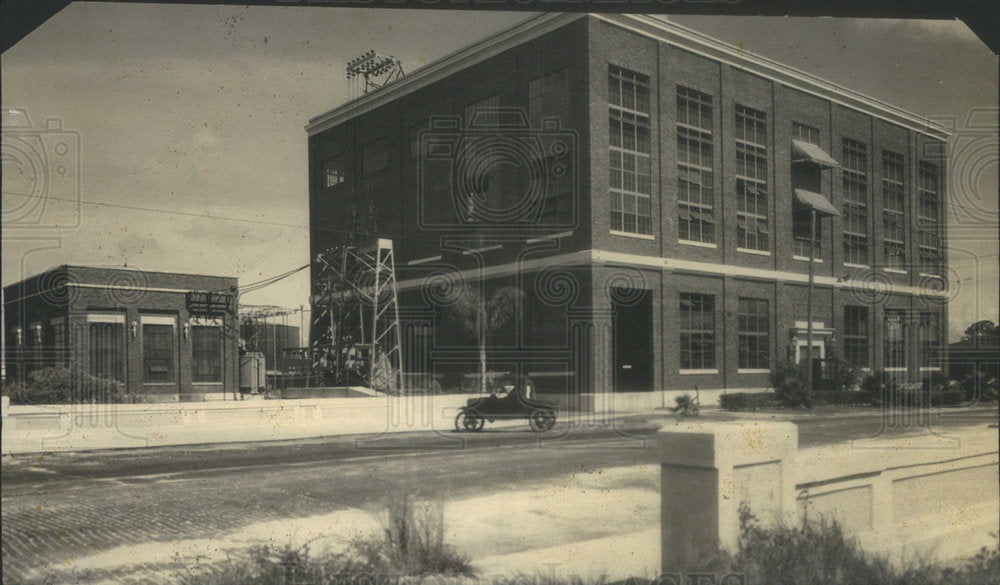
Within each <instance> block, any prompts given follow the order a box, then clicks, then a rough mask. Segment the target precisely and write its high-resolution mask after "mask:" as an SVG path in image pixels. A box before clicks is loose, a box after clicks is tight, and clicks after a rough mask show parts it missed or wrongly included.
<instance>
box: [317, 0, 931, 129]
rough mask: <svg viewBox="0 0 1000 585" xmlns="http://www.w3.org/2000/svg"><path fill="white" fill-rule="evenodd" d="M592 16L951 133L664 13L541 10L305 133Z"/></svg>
mask: <svg viewBox="0 0 1000 585" xmlns="http://www.w3.org/2000/svg"><path fill="white" fill-rule="evenodd" d="M587 17H592V18H596V19H598V20H600V21H603V22H607V23H609V24H612V25H614V26H618V27H621V28H625V29H627V30H631V31H632V32H635V33H637V34H640V35H644V36H647V37H650V38H654V39H657V40H660V41H662V42H665V43H667V44H669V45H672V46H675V47H677V48H680V49H684V50H686V51H690V52H692V53H696V54H699V55H702V56H705V57H707V58H710V59H712V60H715V61H720V62H723V63H728V64H730V65H732V66H733V67H736V68H739V69H743V70H746V71H748V72H751V73H754V74H756V75H759V76H761V77H765V78H767V79H770V80H772V81H774V82H777V83H780V84H782V85H785V86H788V87H791V88H794V89H798V90H801V91H804V92H806V93H810V94H813V95H816V96H818V97H821V98H823V99H826V100H829V101H831V102H833V103H836V104H839V105H842V106H845V107H848V108H851V109H854V110H858V111H861V112H864V113H867V114H870V115H873V116H875V117H878V118H881V119H883V120H885V121H888V122H891V123H893V124H897V125H899V126H902V127H905V128H909V129H910V130H914V131H917V132H921V133H923V134H926V135H928V136H931V137H934V138H938V139H946V138H947V137H948V136H950V133H949V132H948V131H947V130H946V129H945V127H944V126H943V125H941V124H938V123H936V122H933V121H931V120H929V119H928V118H925V117H923V116H920V115H917V114H914V113H912V112H908V111H906V110H904V109H902V108H899V107H896V106H893V105H892V104H889V103H887V102H884V101H882V100H879V99H876V98H872V97H869V96H866V95H864V94H862V93H860V92H857V91H854V90H852V89H849V88H846V87H844V86H841V85H838V84H835V83H833V82H830V81H827V80H825V79H823V78H821V77H818V76H816V75H813V74H811V73H807V72H805V71H801V70H799V69H795V68H794V67H789V66H787V65H783V64H781V63H778V62H777V61H774V60H772V59H769V58H767V57H763V56H761V55H757V54H754V53H751V52H749V51H745V50H743V49H740V48H739V47H736V46H734V45H730V44H728V43H725V42H722V41H719V40H717V39H714V38H712V37H710V36H708V35H706V34H704V33H700V32H697V31H695V30H692V29H690V28H687V27H684V26H681V25H679V24H676V23H673V22H670V21H669V20H667V19H666V18H665V17H662V16H650V15H640V14H596V13H545V14H541V15H538V16H535V17H533V18H529V19H527V20H525V21H524V22H520V23H518V24H515V25H513V26H511V27H508V28H506V29H504V30H502V31H500V32H497V33H494V34H492V35H490V36H488V37H486V38H484V39H482V40H479V41H476V42H474V43H472V44H470V45H467V46H465V47H463V48H461V49H459V50H457V51H454V52H452V53H450V54H448V55H446V56H444V57H442V58H441V59H438V60H437V61H433V62H431V63H429V64H427V65H426V66H424V67H421V68H420V69H417V70H416V71H414V72H412V73H410V74H409V75H407V76H406V77H404V78H403V79H401V80H399V81H395V82H393V83H390V84H389V85H387V86H385V87H383V88H381V89H378V90H375V91H373V92H371V93H367V94H364V95H362V96H360V97H358V98H356V99H353V100H351V101H348V102H345V103H343V104H341V105H339V106H337V107H336V108H334V109H332V110H329V111H327V112H325V113H323V114H320V115H319V116H316V117H314V118H311V119H310V120H309V123H308V124H307V125H306V127H305V129H306V132H307V133H308V134H309V135H310V136H312V135H314V134H318V133H320V132H323V131H324V130H328V129H329V128H332V127H334V126H336V125H338V124H341V123H343V122H345V121H347V120H349V119H351V118H354V117H356V116H359V115H361V114H364V113H366V112H369V111H371V110H373V109H375V108H377V107H379V106H382V105H385V104H387V103H389V102H391V101H393V100H396V99H398V98H400V97H402V96H404V95H407V94H409V93H412V92H413V91H416V90H417V89H420V88H422V87H425V86H427V85H430V84H431V83H434V82H436V81H439V80H441V79H443V78H445V77H447V76H449V75H451V74H453V73H455V72H456V71H460V70H462V69H465V68H467V67H469V66H471V65H474V64H476V63H479V62H481V61H485V60H486V59H489V58H491V57H493V56H495V55H498V54H500V53H501V52H503V51H506V50H507V49H510V48H512V47H515V46H518V45H520V44H523V43H525V42H527V41H530V40H531V39H534V38H537V37H539V36H541V35H544V34H546V33H548V32H551V31H553V30H555V29H557V28H559V27H562V26H564V25H566V24H569V23H571V22H575V21H577V20H579V19H582V18H587Z"/></svg>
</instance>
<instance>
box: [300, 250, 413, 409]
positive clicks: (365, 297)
mask: <svg viewBox="0 0 1000 585" xmlns="http://www.w3.org/2000/svg"><path fill="white" fill-rule="evenodd" d="M315 266H316V269H317V271H316V273H315V274H314V276H313V282H314V286H315V294H314V296H313V299H312V300H313V327H314V329H315V331H316V333H314V334H313V335H312V337H313V342H312V343H311V344H310V346H311V352H310V353H311V354H312V368H313V369H314V370H315V369H319V368H322V367H324V366H326V367H330V366H331V364H330V363H329V362H330V361H331V358H332V361H333V362H334V363H333V364H332V367H333V368H334V372H335V375H336V376H337V377H338V381H340V382H345V381H346V378H345V376H346V372H347V364H346V363H345V358H346V357H348V355H346V354H348V353H349V352H350V351H351V350H353V349H357V348H358V347H359V346H360V347H363V348H365V349H366V350H367V353H368V356H367V359H368V363H367V364H366V366H367V367H366V368H365V369H366V372H364V373H365V377H366V378H367V380H366V381H367V383H368V386H369V387H370V388H372V389H374V390H379V391H382V392H387V393H393V392H401V391H403V390H404V380H405V376H404V375H403V359H402V348H401V346H400V339H401V335H400V331H401V330H400V326H399V303H398V296H399V291H398V289H397V285H396V270H395V256H394V254H393V246H392V240H390V239H386V238H375V239H374V240H373V241H371V242H370V243H368V244H367V245H342V246H336V247H334V248H330V249H328V250H326V251H324V252H323V253H321V254H319V255H318V256H317V257H316V259H315ZM355 308H356V309H357V317H358V318H357V325H356V326H354V325H353V324H352V321H353V315H351V313H353V312H354V310H355ZM355 332H356V333H357V336H358V338H359V341H358V343H353V342H348V340H347V339H346V337H347V335H348V334H351V333H355ZM324 360H326V363H325V364H324V363H323V362H324Z"/></svg>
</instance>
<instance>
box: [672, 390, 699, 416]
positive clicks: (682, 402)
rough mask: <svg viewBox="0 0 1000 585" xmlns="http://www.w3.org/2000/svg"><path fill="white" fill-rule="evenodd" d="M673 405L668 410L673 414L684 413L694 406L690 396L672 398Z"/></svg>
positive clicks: (683, 395)
mask: <svg viewBox="0 0 1000 585" xmlns="http://www.w3.org/2000/svg"><path fill="white" fill-rule="evenodd" d="M674 402H675V405H674V406H673V407H672V408H671V409H670V410H672V411H673V412H686V411H687V410H688V409H690V408H691V407H692V406H694V398H693V397H692V396H691V395H690V394H681V395H680V396H677V397H675V398H674Z"/></svg>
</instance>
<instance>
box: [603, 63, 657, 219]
mask: <svg viewBox="0 0 1000 585" xmlns="http://www.w3.org/2000/svg"><path fill="white" fill-rule="evenodd" d="M608 93H609V96H608V117H609V121H608V130H609V134H610V159H611V160H610V163H611V164H610V168H611V191H610V194H609V195H610V212H611V229H612V230H613V231H619V232H626V233H633V234H643V235H651V234H652V233H653V223H652V215H651V211H650V209H651V208H650V198H649V195H650V146H649V128H650V126H649V77H648V76H646V75H642V74H641V73H635V72H633V71H628V70H627V69H622V68H621V67H615V66H614V65H610V66H609V67H608Z"/></svg>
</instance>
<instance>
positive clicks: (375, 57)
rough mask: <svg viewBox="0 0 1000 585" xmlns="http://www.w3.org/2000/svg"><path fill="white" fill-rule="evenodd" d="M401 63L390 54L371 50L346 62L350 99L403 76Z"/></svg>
mask: <svg viewBox="0 0 1000 585" xmlns="http://www.w3.org/2000/svg"><path fill="white" fill-rule="evenodd" d="M403 75H404V74H403V63H402V61H400V60H399V59H397V58H395V57H393V56H391V55H383V54H382V53H379V52H377V51H374V50H371V51H368V52H366V53H364V54H362V55H361V56H360V57H356V58H354V59H351V60H350V61H348V62H347V86H348V91H349V93H350V96H349V97H350V99H355V98H357V97H360V96H361V95H363V94H366V93H368V92H370V91H373V90H376V89H379V88H380V87H385V86H386V85H387V84H389V83H391V82H393V81H395V80H397V79H402V77H403Z"/></svg>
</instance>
